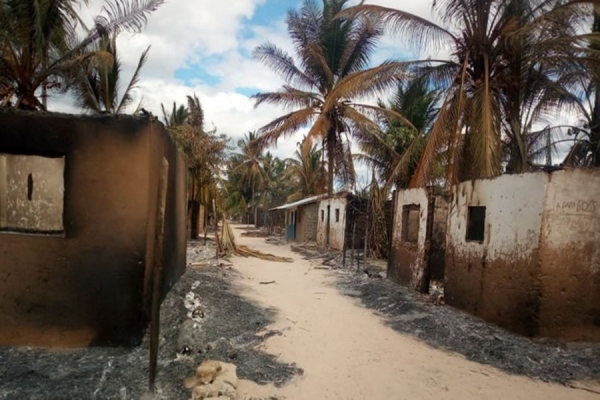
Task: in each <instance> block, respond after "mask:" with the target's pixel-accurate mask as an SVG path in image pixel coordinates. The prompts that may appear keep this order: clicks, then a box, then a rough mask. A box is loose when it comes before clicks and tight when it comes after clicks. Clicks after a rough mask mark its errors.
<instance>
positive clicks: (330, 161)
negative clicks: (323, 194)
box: [327, 129, 335, 198]
mask: <svg viewBox="0 0 600 400" xmlns="http://www.w3.org/2000/svg"><path fill="white" fill-rule="evenodd" d="M334 141H335V131H334V130H333V129H329V133H328V134H327V197H329V198H331V197H333V172H334V163H335V143H334Z"/></svg>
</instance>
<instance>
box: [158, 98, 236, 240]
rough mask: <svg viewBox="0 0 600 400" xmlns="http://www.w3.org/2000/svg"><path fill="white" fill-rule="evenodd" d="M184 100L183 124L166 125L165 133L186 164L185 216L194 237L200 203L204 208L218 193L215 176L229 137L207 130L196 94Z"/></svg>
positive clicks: (217, 173)
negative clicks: (186, 202)
mask: <svg viewBox="0 0 600 400" xmlns="http://www.w3.org/2000/svg"><path fill="white" fill-rule="evenodd" d="M187 100H188V106H187V110H188V115H187V117H186V119H185V121H184V123H183V124H180V125H173V126H170V127H169V132H170V134H171V137H172V138H173V140H174V141H175V143H176V144H177V146H178V148H179V150H180V151H181V152H182V154H183V155H184V158H185V161H186V164H187V167H188V218H189V219H190V227H191V235H192V238H197V237H198V231H199V227H198V216H199V213H200V206H201V205H204V206H205V207H207V209H208V207H209V206H211V205H212V200H213V199H214V200H216V199H217V196H218V177H219V175H220V171H221V167H222V166H223V164H224V162H225V152H226V151H227V150H228V149H229V147H228V141H229V139H228V138H227V137H226V136H225V135H218V134H217V133H216V130H212V131H208V132H207V131H206V130H205V127H204V110H203V109H202V105H201V104H200V100H199V99H198V98H197V97H196V96H188V98H187ZM207 215H208V213H206V214H205V217H207ZM215 217H216V216H215ZM205 223H206V220H205Z"/></svg>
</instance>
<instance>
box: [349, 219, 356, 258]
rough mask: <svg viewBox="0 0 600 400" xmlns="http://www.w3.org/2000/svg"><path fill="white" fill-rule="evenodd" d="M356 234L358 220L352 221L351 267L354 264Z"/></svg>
mask: <svg viewBox="0 0 600 400" xmlns="http://www.w3.org/2000/svg"><path fill="white" fill-rule="evenodd" d="M355 235H356V221H352V252H351V254H350V258H351V259H352V263H351V264H350V266H351V267H353V266H354V247H355V246H354V236H355Z"/></svg>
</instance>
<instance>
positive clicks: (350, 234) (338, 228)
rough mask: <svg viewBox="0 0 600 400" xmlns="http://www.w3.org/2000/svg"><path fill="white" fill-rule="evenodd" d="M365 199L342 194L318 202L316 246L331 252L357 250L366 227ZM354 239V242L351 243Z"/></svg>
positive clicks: (362, 241) (362, 240) (366, 201)
mask: <svg viewBox="0 0 600 400" xmlns="http://www.w3.org/2000/svg"><path fill="white" fill-rule="evenodd" d="M367 203H368V200H367V199H363V198H360V197H358V196H355V195H353V194H351V193H347V192H342V193H338V194H336V195H334V196H333V197H332V198H323V199H321V200H320V201H319V206H318V209H319V215H318V226H317V245H319V246H321V247H326V248H330V249H332V250H339V251H342V250H344V246H345V247H346V248H347V249H348V248H353V247H354V248H359V247H361V246H362V243H364V237H365V228H366V225H367V221H366V217H367ZM353 239H354V241H353Z"/></svg>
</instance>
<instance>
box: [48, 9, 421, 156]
mask: <svg viewBox="0 0 600 400" xmlns="http://www.w3.org/2000/svg"><path fill="white" fill-rule="evenodd" d="M369 2H370V3H374V4H380V5H384V6H389V7H402V8H403V9H404V10H406V11H408V12H411V13H415V14H417V15H420V16H423V17H425V18H431V12H430V10H431V1H413V2H410V3H408V2H402V4H399V2H398V1H397V0H373V1H369ZM266 3H267V0H229V1H215V0H167V2H166V3H165V4H164V5H163V6H161V7H160V8H159V9H158V10H157V11H155V12H154V13H153V14H151V15H150V16H149V19H148V25H147V27H146V28H145V29H144V31H143V32H142V33H140V34H135V35H132V34H122V35H120V36H119V39H118V51H119V57H120V59H121V61H122V63H123V79H122V85H123V86H124V85H125V84H126V82H127V81H128V80H129V78H130V77H131V74H132V72H133V69H134V68H135V66H136V65H137V62H138V59H139V56H140V55H141V53H142V52H143V51H144V50H145V49H146V48H147V47H148V46H149V45H151V50H150V53H149V59H148V62H147V64H146V65H145V67H144V69H143V70H142V73H141V79H140V85H139V89H138V90H137V93H136V97H137V98H138V99H139V98H140V97H142V98H143V100H144V107H145V108H146V109H148V110H150V111H151V112H153V113H154V114H155V115H158V116H162V114H161V108H160V105H161V103H164V104H165V105H166V106H167V108H168V109H170V107H171V105H172V103H173V102H174V101H175V102H177V103H178V104H182V103H185V101H186V96H187V95H192V94H196V95H197V96H198V97H199V98H200V100H201V102H202V105H203V107H204V109H205V116H206V121H207V124H208V126H209V127H210V126H212V125H213V124H214V125H215V126H216V127H217V128H218V131H219V132H224V133H227V134H228V135H230V136H232V137H233V138H234V140H236V139H237V138H240V137H241V136H243V134H244V133H246V132H248V131H253V130H257V129H258V128H260V127H261V126H263V125H264V124H266V123H267V122H269V121H271V120H272V119H274V118H275V117H277V116H280V115H281V114H282V112H283V110H281V109H278V108H276V107H273V106H268V105H264V106H260V107H259V108H256V109H255V108H254V104H253V101H252V99H251V98H250V97H249V96H247V95H244V94H240V93H245V94H248V93H250V92H258V91H266V90H275V89H277V88H278V87H280V86H281V84H282V83H283V82H282V80H281V79H280V78H279V77H278V76H277V75H276V74H275V73H273V72H272V71H271V70H270V69H269V68H267V67H266V66H264V65H262V64H261V63H260V62H258V61H257V60H255V59H254V58H253V57H252V51H253V50H254V48H256V46H258V45H260V44H263V43H265V42H273V43H275V44H276V45H277V46H279V47H281V48H283V49H284V50H286V51H288V52H290V53H292V54H293V51H292V50H293V46H292V43H291V40H290V39H289V38H288V36H287V31H286V25H285V23H284V18H285V15H280V16H278V17H277V18H274V19H272V20H270V21H268V24H267V25H255V24H254V25H253V24H250V22H249V21H250V19H251V18H252V17H253V16H254V14H255V13H256V11H257V8H258V7H260V6H263V5H265V4H266ZM102 4H103V1H102V0H92V1H91V10H92V11H94V12H92V11H87V12H85V14H87V15H88V16H91V15H94V14H95V12H97V11H98V10H99V9H100V8H101V5H102ZM290 6H294V4H292V3H290ZM407 49H408V46H406V45H403V43H402V41H401V40H400V39H399V38H398V37H395V36H390V35H388V36H386V37H385V38H384V39H383V40H382V42H381V46H380V48H379V50H378V52H377V54H376V55H375V57H374V60H373V61H374V62H380V61H383V60H384V59H388V58H398V57H402V56H404V57H406V54H407V51H408V50H407ZM182 70H185V71H186V72H190V78H189V79H183V77H182V75H181V71H182ZM178 71H179V73H177V72H178ZM192 76H195V78H193V77H192ZM203 78H205V79H203ZM51 107H52V108H53V109H54V110H57V111H63V112H77V108H76V107H74V106H73V102H72V99H71V98H70V97H68V96H67V97H65V98H62V99H53V101H51ZM301 135H302V133H299V134H297V135H294V136H293V137H292V138H289V139H287V140H283V141H281V142H280V143H279V144H278V147H277V148H274V149H272V151H273V153H274V154H276V155H278V156H280V157H288V156H290V155H291V154H292V152H293V151H294V149H295V146H296V142H297V141H299V140H300V138H301Z"/></svg>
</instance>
